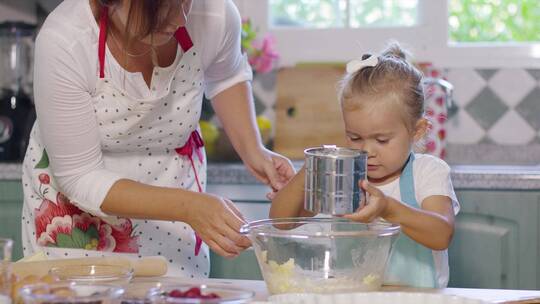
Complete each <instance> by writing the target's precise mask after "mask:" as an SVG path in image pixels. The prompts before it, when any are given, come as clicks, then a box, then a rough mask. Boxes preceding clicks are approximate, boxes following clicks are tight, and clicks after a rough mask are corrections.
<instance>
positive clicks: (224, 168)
mask: <svg viewBox="0 0 540 304" xmlns="http://www.w3.org/2000/svg"><path fill="white" fill-rule="evenodd" d="M302 164H303V162H294V166H295V167H296V168H300V167H301V166H302ZM451 167H452V181H453V184H454V187H455V188H456V189H490V190H492V189H500V190H540V165H530V166H527V165H523V166H503V165H496V166H490V165H478V166H472V165H455V166H451ZM20 178H21V164H0V180H18V179H20ZM208 184H226V185H227V184H231V185H232V184H245V185H258V184H260V183H259V182H258V181H257V180H256V179H255V178H254V177H252V176H251V175H250V174H249V172H248V171H247V170H246V169H245V167H244V166H243V165H242V164H240V163H210V164H209V165H208Z"/></svg>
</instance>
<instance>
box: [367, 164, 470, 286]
mask: <svg viewBox="0 0 540 304" xmlns="http://www.w3.org/2000/svg"><path fill="white" fill-rule="evenodd" d="M413 179H414V190H415V196H416V201H417V202H418V204H420V206H422V202H423V201H424V200H425V199H426V198H428V197H430V196H433V195H443V196H447V197H449V198H450V199H451V200H452V206H453V208H454V214H458V212H459V208H460V206H459V202H458V200H457V198H456V193H455V192H454V187H453V186H452V180H451V179H450V167H449V166H448V164H446V162H444V161H443V160H441V159H439V158H437V157H434V156H432V155H428V154H415V160H414V162H413ZM377 188H379V189H380V190H381V191H382V192H383V193H384V194H385V195H388V196H390V197H392V198H394V199H397V200H400V201H401V193H400V189H399V178H398V179H396V180H394V181H392V182H390V183H388V184H386V185H382V186H378V187H377ZM433 260H434V263H435V273H436V278H437V284H438V287H439V288H443V287H446V286H447V285H448V279H449V276H450V274H449V268H448V250H440V251H439V250H433Z"/></svg>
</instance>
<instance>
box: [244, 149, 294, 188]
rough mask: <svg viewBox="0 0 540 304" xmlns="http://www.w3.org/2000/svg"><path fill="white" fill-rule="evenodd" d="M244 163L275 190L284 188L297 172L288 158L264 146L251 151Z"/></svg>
mask: <svg viewBox="0 0 540 304" xmlns="http://www.w3.org/2000/svg"><path fill="white" fill-rule="evenodd" d="M244 164H245V165H246V167H247V168H248V170H249V172H251V174H252V175H253V176H255V178H257V180H259V181H260V182H263V183H265V184H266V185H269V186H270V187H272V190H273V191H274V192H276V191H279V190H280V189H281V188H283V187H284V186H285V185H286V184H287V183H288V182H289V180H290V179H291V178H293V176H294V174H295V173H296V172H295V170H294V168H293V166H292V163H291V161H290V160H289V159H288V158H286V157H284V156H283V155H280V154H277V153H275V152H272V151H270V150H268V149H266V148H264V147H262V148H260V149H259V151H257V152H256V153H249V154H248V156H247V158H246V159H245V160H244ZM270 195H271V194H270Z"/></svg>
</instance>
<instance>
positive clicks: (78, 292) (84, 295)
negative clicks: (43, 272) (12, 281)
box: [19, 282, 124, 304]
mask: <svg viewBox="0 0 540 304" xmlns="http://www.w3.org/2000/svg"><path fill="white" fill-rule="evenodd" d="M123 293H124V289H123V288H121V287H118V286H113V285H95V284H88V283H76V282H60V283H54V284H44V283H39V284H33V285H26V286H24V287H23V288H21V289H20V290H19V296H20V299H21V301H22V303H25V304H116V303H118V302H119V299H120V297H121V296H122V294H123Z"/></svg>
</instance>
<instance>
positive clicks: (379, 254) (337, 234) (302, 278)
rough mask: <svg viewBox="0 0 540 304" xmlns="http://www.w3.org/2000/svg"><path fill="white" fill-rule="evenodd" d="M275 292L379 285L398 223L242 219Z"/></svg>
mask: <svg viewBox="0 0 540 304" xmlns="http://www.w3.org/2000/svg"><path fill="white" fill-rule="evenodd" d="M240 231H241V233H243V234H245V235H247V236H248V237H249V239H250V240H251V242H252V243H253V247H254V249H255V254H256V256H257V261H258V262H259V267H260V268H261V273H262V275H263V277H264V281H265V282H266V285H267V287H268V291H269V292H270V293H271V294H279V293H293V292H294V293H298V292H314V293H334V292H354V291H372V290H378V289H379V288H380V287H381V285H382V280H383V276H384V272H385V268H386V263H387V261H388V257H389V255H390V250H391V249H392V244H393V243H394V241H395V240H396V239H397V236H398V234H399V231H400V227H399V225H394V224H390V223H387V222H383V221H377V222H373V223H370V224H364V223H357V222H352V221H349V220H346V219H341V218H284V219H273V220H260V221H254V222H251V223H248V224H246V225H244V226H243V227H242V228H241V230H240Z"/></svg>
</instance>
